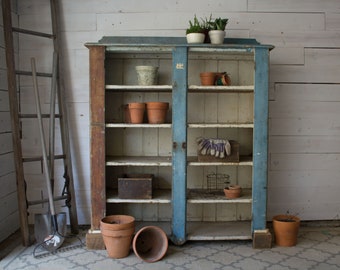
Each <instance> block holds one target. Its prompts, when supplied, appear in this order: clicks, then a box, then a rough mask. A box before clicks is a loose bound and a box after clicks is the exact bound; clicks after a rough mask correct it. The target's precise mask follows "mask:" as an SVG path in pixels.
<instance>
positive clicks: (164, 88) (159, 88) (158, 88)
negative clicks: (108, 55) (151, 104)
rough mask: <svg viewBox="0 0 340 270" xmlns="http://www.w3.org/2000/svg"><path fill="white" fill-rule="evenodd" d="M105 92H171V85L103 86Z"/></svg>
mask: <svg viewBox="0 0 340 270" xmlns="http://www.w3.org/2000/svg"><path fill="white" fill-rule="evenodd" d="M105 89H106V90H110V91H117V92H135V91H137V92H171V91H172V85H116V84H107V85H105Z"/></svg>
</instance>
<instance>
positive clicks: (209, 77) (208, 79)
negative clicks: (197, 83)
mask: <svg viewBox="0 0 340 270" xmlns="http://www.w3.org/2000/svg"><path fill="white" fill-rule="evenodd" d="M200 78H201V85H215V81H216V73H215V72H201V73H200Z"/></svg>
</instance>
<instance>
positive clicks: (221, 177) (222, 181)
mask: <svg viewBox="0 0 340 270" xmlns="http://www.w3.org/2000/svg"><path fill="white" fill-rule="evenodd" d="M229 178H230V176H229V175H228V174H222V173H211V174H208V175H207V189H208V191H209V192H216V191H219V192H223V189H224V188H225V186H227V184H228V183H229Z"/></svg>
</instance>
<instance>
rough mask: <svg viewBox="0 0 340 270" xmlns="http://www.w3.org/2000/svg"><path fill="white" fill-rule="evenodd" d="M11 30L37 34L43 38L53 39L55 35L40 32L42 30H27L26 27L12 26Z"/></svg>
mask: <svg viewBox="0 0 340 270" xmlns="http://www.w3.org/2000/svg"><path fill="white" fill-rule="evenodd" d="M12 30H13V32H17V33H22V34H27V35H32V36H38V37H45V38H50V39H53V38H54V37H55V36H54V35H52V34H48V33H42V32H37V31H32V30H27V29H22V28H17V27H12Z"/></svg>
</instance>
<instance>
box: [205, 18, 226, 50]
mask: <svg viewBox="0 0 340 270" xmlns="http://www.w3.org/2000/svg"><path fill="white" fill-rule="evenodd" d="M227 23H228V19H226V18H224V19H222V18H216V19H215V21H214V22H213V23H212V27H211V30H210V31H209V38H210V41H211V44H223V40H224V37H225V27H226V26H227Z"/></svg>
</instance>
